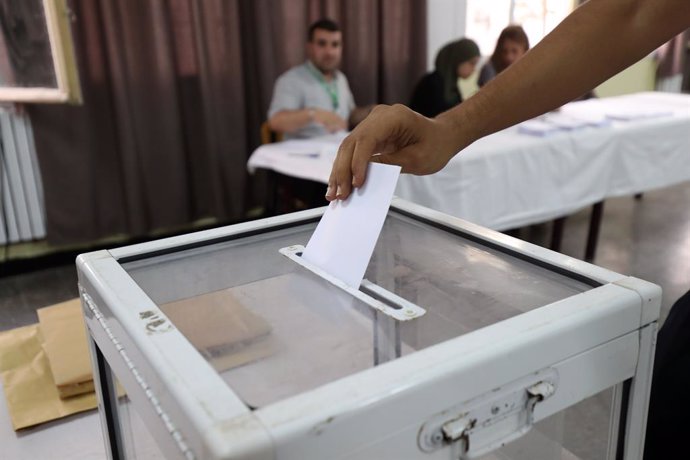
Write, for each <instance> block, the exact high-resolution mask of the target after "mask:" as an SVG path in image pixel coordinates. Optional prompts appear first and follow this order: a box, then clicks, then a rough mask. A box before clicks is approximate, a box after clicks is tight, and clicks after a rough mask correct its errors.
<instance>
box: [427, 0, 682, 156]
mask: <svg viewBox="0 0 690 460" xmlns="http://www.w3.org/2000/svg"><path fill="white" fill-rule="evenodd" d="M689 26H690V1H688V0H666V1H653V0H637V1H636V0H590V1H589V2H587V3H585V4H584V5H583V6H581V7H580V8H578V9H577V10H576V11H574V12H573V14H571V15H570V16H569V17H568V18H567V19H566V20H564V21H563V22H562V23H561V24H560V25H559V26H558V27H557V28H556V29H554V31H553V32H552V33H551V34H549V35H548V36H546V37H545V38H544V39H543V40H542V41H541V42H540V43H539V44H538V45H537V46H535V47H534V48H533V49H532V50H530V51H529V52H528V53H527V54H526V55H525V56H524V57H523V58H522V59H520V60H519V61H518V62H516V63H515V64H513V65H512V66H510V67H509V68H508V69H506V70H505V71H504V72H502V73H501V74H499V75H498V76H497V77H496V78H495V79H493V80H492V81H490V82H489V83H487V84H486V85H485V86H484V87H483V88H482V89H481V91H479V92H478V93H477V94H475V95H474V96H473V97H471V98H470V99H468V100H467V101H465V102H464V103H462V104H461V105H460V106H458V107H457V108H455V109H453V110H450V111H448V112H446V113H444V114H442V115H440V116H439V117H438V119H439V120H443V121H447V122H450V123H452V124H454V125H456V131H457V133H458V136H457V147H458V149H457V151H459V150H461V149H462V148H464V147H466V146H467V145H469V144H470V143H472V142H473V141H475V140H476V139H479V138H481V137H483V136H486V135H488V134H491V133H493V132H496V131H499V130H501V129H504V128H506V127H508V126H512V125H513V124H515V123H519V122H521V121H523V120H526V119H529V118H532V117H535V116H537V115H540V114H542V113H544V112H547V111H549V110H552V109H554V108H557V107H559V106H561V105H563V104H564V103H566V102H568V101H570V100H572V99H574V98H576V97H578V96H580V95H581V94H583V93H585V92H586V91H588V90H590V89H592V88H594V87H595V86H597V85H598V84H599V83H601V82H603V81H605V80H606V79H607V78H609V77H611V76H612V75H615V74H616V73H618V72H620V71H621V70H623V69H624V68H626V67H628V66H629V65H631V64H633V63H634V62H636V61H637V60H639V59H641V58H642V57H644V56H645V55H647V54H648V53H650V52H651V51H653V50H654V49H656V48H657V47H658V46H659V45H661V44H662V43H663V42H665V41H666V40H668V39H669V38H670V37H672V36H673V35H675V34H677V33H679V32H681V31H682V30H684V29H685V28H687V27H689Z"/></svg>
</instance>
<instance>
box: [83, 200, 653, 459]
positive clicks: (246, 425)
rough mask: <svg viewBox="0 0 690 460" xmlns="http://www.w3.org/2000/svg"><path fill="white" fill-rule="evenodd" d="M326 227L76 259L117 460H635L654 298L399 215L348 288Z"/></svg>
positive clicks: (280, 226) (249, 229)
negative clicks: (325, 267) (317, 263)
mask: <svg viewBox="0 0 690 460" xmlns="http://www.w3.org/2000/svg"><path fill="white" fill-rule="evenodd" d="M323 212H324V209H315V210H310V211H303V212H299V213H294V214H289V215H285V216H279V217H274V218H270V219H264V220H258V221H254V222H248V223H242V224H238V225H233V226H228V227H224V228H219V229H213V230H208V231H202V232H198V233H192V234H188V235H183V236H178V237H174V238H168V239H163V240H159V241H153V242H149V243H143V244H138V245H133V246H128V247H124V248H119V249H114V250H110V251H97V252H93V253H89V254H84V255H81V256H79V258H78V259H77V265H78V270H79V284H80V293H81V298H82V305H83V307H84V314H85V318H86V323H87V328H88V331H89V337H90V342H91V351H92V357H93V361H94V366H95V369H96V371H95V372H94V376H95V380H96V386H97V388H98V395H99V409H100V414H101V421H102V424H103V429H104V434H105V439H106V444H107V446H106V447H107V449H108V451H109V452H110V454H111V456H112V458H137V457H138V458H146V459H149V458H171V459H176V458H180V459H252V460H259V459H261V460H264V459H266V460H267V459H278V460H304V459H458V458H463V459H464V458H468V459H470V458H478V459H484V460H489V459H491V460H493V459H497V460H498V459H526V460H540V459H578V458H579V459H604V458H609V459H614V458H615V459H639V458H641V452H642V447H643V443H644V433H645V425H646V411H647V404H648V397H649V387H650V383H651V364H652V360H653V354H654V341H655V337H656V329H657V321H658V317H659V305H660V297H661V291H660V289H659V288H658V287H657V286H655V285H653V284H650V283H647V282H645V281H641V280H638V279H635V278H631V277H627V276H623V275H619V274H616V273H613V272H611V271H608V270H605V269H603V268H600V267H596V266H594V265H590V264H587V263H585V262H582V261H579V260H575V259H572V258H570V257H567V256H564V255H561V254H557V253H554V252H552V251H549V250H546V249H543V248H540V247H537V246H534V245H531V244H529V243H525V242H523V241H520V240H517V239H514V238H511V237H509V236H506V235H503V234H500V233H497V232H494V231H490V230H487V229H484V228H481V227H478V226H476V225H473V224H470V223H468V222H465V221H462V220H459V219H456V218H451V217H448V216H446V215H444V214H441V213H438V212H435V211H431V210H429V209H426V208H423V207H420V206H417V205H413V204H411V203H408V202H406V201H403V200H398V199H394V200H393V204H392V206H391V208H390V210H389V212H388V216H387V218H386V221H385V223H384V226H383V230H382V232H381V235H380V237H379V239H378V242H377V245H376V248H375V250H374V254H373V256H372V258H371V261H370V263H369V266H368V268H367V271H366V274H365V279H364V281H363V282H362V285H361V286H360V288H359V289H358V290H357V289H353V288H350V287H347V286H346V285H345V284H344V283H342V282H340V281H339V280H337V279H334V278H332V277H331V276H329V275H328V274H327V273H324V272H322V271H321V270H319V269H318V268H316V267H313V266H311V265H310V264H309V263H307V262H305V261H304V259H302V258H301V251H302V248H303V246H304V245H306V243H307V241H308V239H309V237H310V236H311V234H312V232H313V231H314V229H315V227H316V225H317V223H318V221H319V219H320V217H321V215H322V213H323Z"/></svg>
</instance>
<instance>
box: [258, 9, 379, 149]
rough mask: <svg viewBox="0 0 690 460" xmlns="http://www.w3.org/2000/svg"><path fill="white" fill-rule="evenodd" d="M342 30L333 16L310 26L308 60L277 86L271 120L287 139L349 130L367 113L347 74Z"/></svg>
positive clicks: (287, 73)
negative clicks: (343, 69)
mask: <svg viewBox="0 0 690 460" xmlns="http://www.w3.org/2000/svg"><path fill="white" fill-rule="evenodd" d="M342 48H343V46H342V32H341V31H340V28H339V27H338V25H337V24H336V23H335V22H333V21H331V20H330V19H321V20H319V21H316V22H315V23H313V24H312V25H311V26H310V27H309V33H308V37H307V57H308V59H307V61H306V62H304V63H303V64H300V65H298V66H295V67H293V68H291V69H290V70H288V71H287V72H285V73H284V74H282V75H281V76H280V77H279V78H278V80H277V81H276V84H275V87H274V89H273V98H272V100H271V105H270V108H269V109H268V124H269V126H270V128H271V129H272V130H273V131H276V132H280V133H283V134H284V137H285V138H286V139H294V138H311V137H317V136H323V135H325V134H329V133H333V132H336V131H341V130H347V129H348V128H349V126H350V125H352V126H354V125H355V124H356V123H357V122H358V121H360V120H361V119H362V118H364V117H365V116H366V114H367V113H368V112H369V110H368V109H366V108H363V109H357V107H356V106H355V101H354V97H353V96H352V91H350V85H349V84H348V81H347V78H346V77H345V75H344V74H343V73H342V72H341V71H340V70H338V67H340V62H341V58H342Z"/></svg>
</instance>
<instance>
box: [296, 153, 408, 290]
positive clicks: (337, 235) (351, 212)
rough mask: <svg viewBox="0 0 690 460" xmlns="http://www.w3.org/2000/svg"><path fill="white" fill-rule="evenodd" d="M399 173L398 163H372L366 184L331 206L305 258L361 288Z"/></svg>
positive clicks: (308, 244) (318, 227) (310, 243)
mask: <svg viewBox="0 0 690 460" xmlns="http://www.w3.org/2000/svg"><path fill="white" fill-rule="evenodd" d="M399 175H400V167H399V166H390V165H383V164H378V163H370V164H369V169H368V171H367V180H366V182H365V184H364V185H363V186H362V187H359V188H357V189H355V190H354V191H353V193H352V194H351V195H350V197H349V198H348V199H347V200H345V201H341V200H337V201H333V202H331V204H330V205H329V206H328V209H326V212H325V213H324V215H323V217H322V218H321V221H320V222H319V225H318V226H317V227H316V230H314V233H313V235H312V236H311V238H310V239H309V243H307V247H306V248H305V250H304V254H303V255H302V256H303V257H304V259H305V260H307V261H308V262H311V263H313V264H314V265H316V266H317V267H319V268H321V269H322V270H324V271H325V272H326V273H329V274H330V275H333V276H335V277H336V278H339V279H341V280H342V281H344V282H345V283H347V284H348V285H349V286H352V287H354V288H359V284H360V283H361V282H362V278H363V277H364V272H365V271H366V269H367V265H369V259H371V254H372V253H373V252H374V247H375V246H376V240H378V237H379V233H381V228H382V227H383V221H384V220H385V219H386V214H387V213H388V207H389V206H390V204H391V199H392V198H393V192H394V191H395V184H396V183H397V182H398V176H399Z"/></svg>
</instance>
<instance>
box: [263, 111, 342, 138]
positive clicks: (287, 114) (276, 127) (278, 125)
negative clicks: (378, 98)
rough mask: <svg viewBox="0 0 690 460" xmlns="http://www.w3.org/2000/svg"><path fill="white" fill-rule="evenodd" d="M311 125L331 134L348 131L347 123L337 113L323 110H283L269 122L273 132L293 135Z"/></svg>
mask: <svg viewBox="0 0 690 460" xmlns="http://www.w3.org/2000/svg"><path fill="white" fill-rule="evenodd" d="M310 123H319V124H321V125H323V126H324V127H326V129H327V130H328V131H330V132H335V131H339V130H342V129H347V123H346V122H345V120H343V119H342V118H340V117H339V116H338V115H337V114H336V113H334V112H329V111H328V110H322V109H311V108H306V109H299V110H281V111H280V112H277V113H276V114H275V115H273V116H272V117H271V118H270V119H269V120H268V125H269V126H270V127H271V129H272V130H273V131H277V132H280V133H293V132H295V131H297V130H300V129H302V128H304V127H305V126H307V125H309V124H310Z"/></svg>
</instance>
